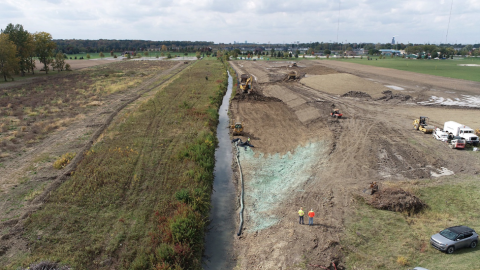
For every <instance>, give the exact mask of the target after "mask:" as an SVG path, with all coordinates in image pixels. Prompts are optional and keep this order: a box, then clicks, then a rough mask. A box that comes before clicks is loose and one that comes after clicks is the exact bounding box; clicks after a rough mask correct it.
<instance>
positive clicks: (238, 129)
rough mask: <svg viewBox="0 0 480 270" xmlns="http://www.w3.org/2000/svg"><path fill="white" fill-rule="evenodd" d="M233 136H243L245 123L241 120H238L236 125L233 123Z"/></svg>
mask: <svg viewBox="0 0 480 270" xmlns="http://www.w3.org/2000/svg"><path fill="white" fill-rule="evenodd" d="M230 128H231V129H232V134H233V136H242V135H243V125H242V123H241V122H236V123H235V125H231V126H230Z"/></svg>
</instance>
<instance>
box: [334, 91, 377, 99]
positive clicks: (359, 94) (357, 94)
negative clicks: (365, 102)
mask: <svg viewBox="0 0 480 270" xmlns="http://www.w3.org/2000/svg"><path fill="white" fill-rule="evenodd" d="M341 97H356V98H371V96H370V95H369V94H367V93H364V92H359V91H350V92H347V93H345V94H343V95H342V96H341Z"/></svg>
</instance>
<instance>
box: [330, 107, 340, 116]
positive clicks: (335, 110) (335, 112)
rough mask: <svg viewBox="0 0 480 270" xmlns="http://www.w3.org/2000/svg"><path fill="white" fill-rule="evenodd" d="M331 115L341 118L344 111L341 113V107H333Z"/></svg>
mask: <svg viewBox="0 0 480 270" xmlns="http://www.w3.org/2000/svg"><path fill="white" fill-rule="evenodd" d="M330 116H331V117H333V118H341V117H342V116H343V113H340V110H339V109H332V112H331V113H330Z"/></svg>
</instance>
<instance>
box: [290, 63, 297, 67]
mask: <svg viewBox="0 0 480 270" xmlns="http://www.w3.org/2000/svg"><path fill="white" fill-rule="evenodd" d="M289 67H291V68H292V67H298V66H297V63H295V62H293V64H291V65H290V66H289Z"/></svg>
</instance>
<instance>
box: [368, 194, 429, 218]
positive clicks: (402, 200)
mask: <svg viewBox="0 0 480 270" xmlns="http://www.w3.org/2000/svg"><path fill="white" fill-rule="evenodd" d="M369 204H370V205H371V206H373V207H375V208H377V209H381V210H389V211H394V212H409V213H412V212H413V213H417V212H419V211H421V210H422V209H423V208H425V207H426V206H427V205H426V204H425V203H424V202H422V201H421V200H420V199H419V198H417V197H416V196H415V195H413V194H411V193H409V192H407V191H405V190H403V189H400V188H386V189H383V190H380V191H378V192H376V193H375V194H373V196H372V198H371V199H370V201H369Z"/></svg>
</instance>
